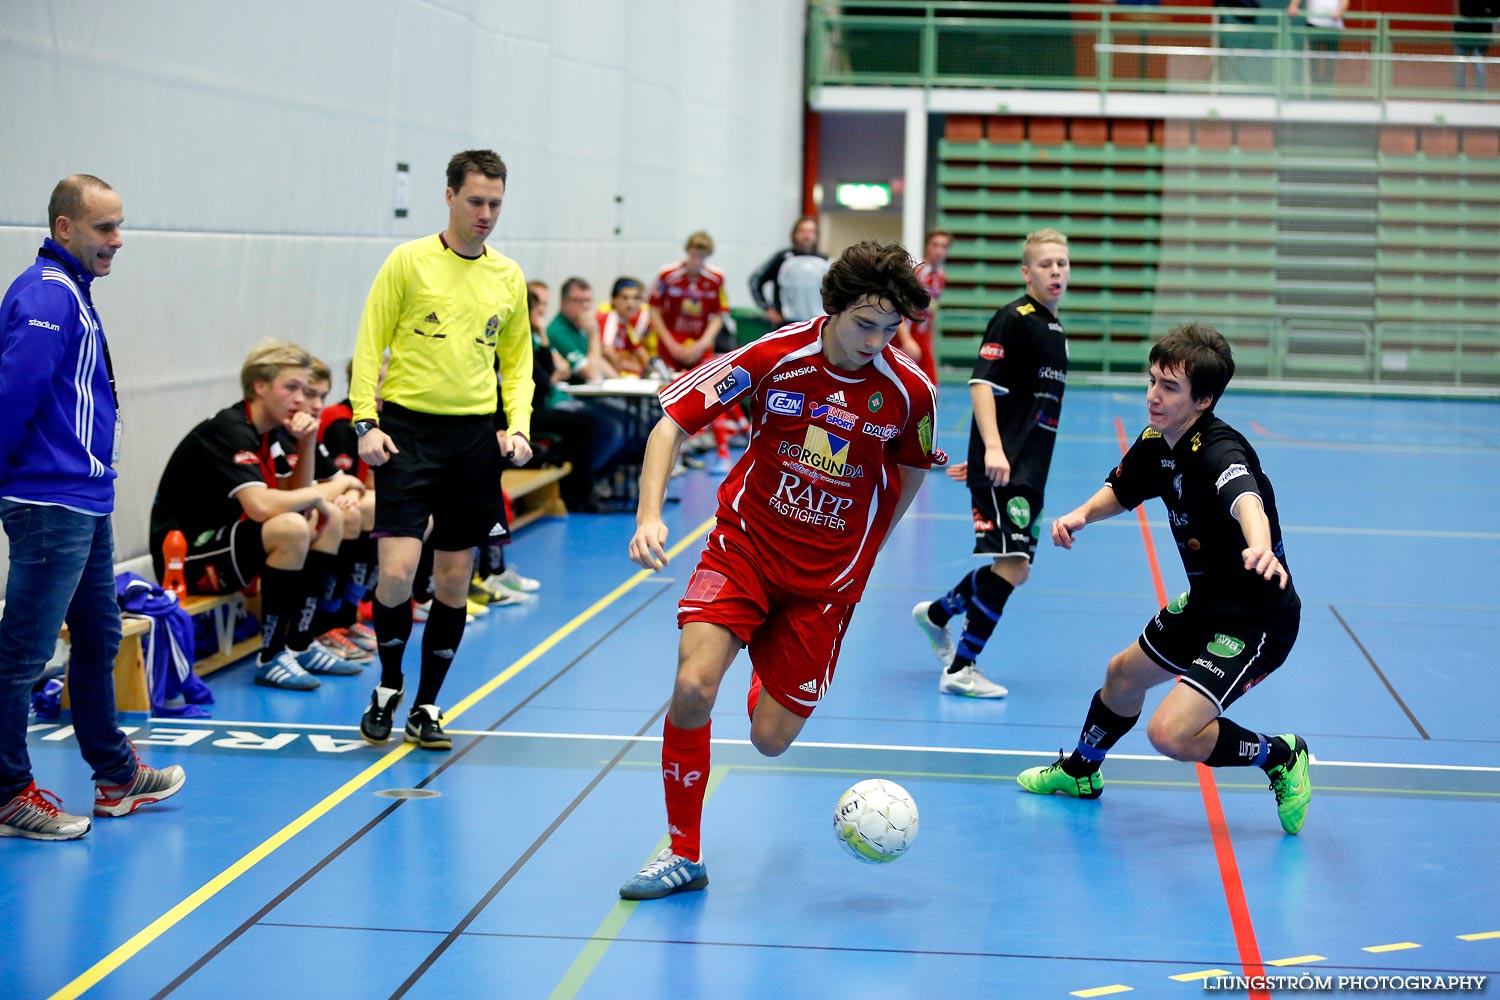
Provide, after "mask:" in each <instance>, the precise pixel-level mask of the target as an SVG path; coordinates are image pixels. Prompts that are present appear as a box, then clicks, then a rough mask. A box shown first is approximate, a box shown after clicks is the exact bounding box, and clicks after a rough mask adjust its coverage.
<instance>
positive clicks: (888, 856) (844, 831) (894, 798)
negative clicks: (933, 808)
mask: <svg viewBox="0 0 1500 1000" xmlns="http://www.w3.org/2000/svg"><path fill="white" fill-rule="evenodd" d="M833 833H834V836H836V837H838V839H839V843H841V844H843V845H844V847H845V849H847V850H848V852H849V853H850V854H852V855H854V856H855V857H856V858H857V859H859V860H860V861H864V862H866V863H867V864H872V865H880V864H885V863H886V862H888V861H895V860H896V859H897V858H899V857H901V855H903V854H905V853H906V849H907V848H909V847H911V842H912V841H913V840H916V839H917V804H916V803H915V802H913V801H912V797H911V796H910V795H909V794H907V791H906V789H904V788H902V787H901V786H900V785H898V784H896V783H895V782H894V781H889V780H887V779H885V778H869V779H866V780H865V781H861V782H859V783H858V784H856V785H855V786H854V787H853V788H851V789H849V790H848V791H847V792H845V793H844V795H843V797H842V798H840V799H839V804H838V806H837V808H835V809H834V810H833Z"/></svg>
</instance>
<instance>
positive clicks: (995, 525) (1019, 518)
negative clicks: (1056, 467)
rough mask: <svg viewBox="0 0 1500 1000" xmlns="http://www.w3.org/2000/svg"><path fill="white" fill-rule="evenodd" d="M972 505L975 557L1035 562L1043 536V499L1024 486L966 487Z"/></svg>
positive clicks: (1034, 491)
mask: <svg viewBox="0 0 1500 1000" xmlns="http://www.w3.org/2000/svg"><path fill="white" fill-rule="evenodd" d="M969 498H970V501H971V502H972V503H973V505H974V554H975V555H976V556H986V557H991V556H1025V557H1026V561H1027V562H1032V561H1033V560H1035V559H1036V543H1037V539H1038V538H1040V537H1041V535H1042V495H1041V494H1040V493H1038V492H1037V491H1036V490H1031V489H1027V488H1026V487H1024V486H1019V487H1016V488H1015V489H1012V488H1010V487H1008V486H991V487H987V488H981V489H976V488H974V487H972V486H971V487H969Z"/></svg>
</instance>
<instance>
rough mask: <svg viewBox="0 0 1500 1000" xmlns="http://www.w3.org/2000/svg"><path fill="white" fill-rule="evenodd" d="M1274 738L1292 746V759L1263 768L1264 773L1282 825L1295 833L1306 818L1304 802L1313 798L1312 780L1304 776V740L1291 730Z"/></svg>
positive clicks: (1305, 757)
mask: <svg viewBox="0 0 1500 1000" xmlns="http://www.w3.org/2000/svg"><path fill="white" fill-rule="evenodd" d="M1273 738H1274V739H1278V740H1282V741H1284V742H1285V743H1286V745H1287V746H1289V747H1291V748H1292V759H1291V760H1289V761H1287V762H1286V763H1285V764H1283V765H1281V766H1280V767H1273V768H1271V769H1269V770H1268V771H1266V777H1268V778H1270V779H1271V791H1273V792H1275V793H1276V814H1277V815H1278V816H1280V817H1281V828H1282V829H1283V830H1285V831H1286V832H1287V833H1296V832H1297V831H1298V830H1301V829H1302V824H1303V822H1304V821H1305V820H1306V819H1307V804H1308V803H1309V802H1311V801H1312V781H1311V780H1309V779H1308V777H1307V758H1308V753H1307V742H1306V741H1305V740H1304V739H1303V738H1302V737H1300V736H1294V735H1293V734H1291V733H1287V734H1286V735H1284V736H1277V737H1273Z"/></svg>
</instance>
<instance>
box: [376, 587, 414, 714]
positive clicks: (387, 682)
mask: <svg viewBox="0 0 1500 1000" xmlns="http://www.w3.org/2000/svg"><path fill="white" fill-rule="evenodd" d="M370 621H371V624H373V625H374V626H375V643H376V652H377V653H378V654H379V656H380V686H381V687H385V688H390V689H391V690H392V691H400V690H401V689H402V688H403V687H405V685H404V684H403V683H402V679H401V658H402V657H403V656H405V655H406V641H407V640H408V639H410V638H411V602H410V601H402V602H401V603H400V604H398V605H396V606H395V607H389V606H387V605H384V604H381V603H380V598H378V597H377V598H374V599H373V600H372V601H371V602H370Z"/></svg>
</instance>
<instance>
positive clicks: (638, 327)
mask: <svg viewBox="0 0 1500 1000" xmlns="http://www.w3.org/2000/svg"><path fill="white" fill-rule="evenodd" d="M594 318H595V319H597V320H598V321H599V339H600V340H602V341H603V342H604V343H605V344H607V345H609V347H610V348H611V349H612V350H616V351H620V352H622V353H623V352H628V351H633V350H635V349H636V348H637V347H639V346H640V345H642V344H645V345H646V346H648V347H650V346H652V345H651V310H650V309H647V308H646V307H645V306H642V307H641V308H640V310H639V311H638V312H636V314H635V319H632V320H627V319H625V317H623V316H621V315H620V314H619V313H617V312H615V307H614V306H600V307H599V310H598V312H597V313H595V316H594Z"/></svg>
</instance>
